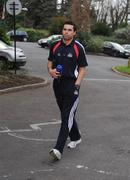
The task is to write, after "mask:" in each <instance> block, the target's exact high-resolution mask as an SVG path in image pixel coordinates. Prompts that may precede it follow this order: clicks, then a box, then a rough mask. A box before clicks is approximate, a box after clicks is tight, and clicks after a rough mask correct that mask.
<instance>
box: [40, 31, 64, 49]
mask: <svg viewBox="0 0 130 180" xmlns="http://www.w3.org/2000/svg"><path fill="white" fill-rule="evenodd" d="M61 38H62V35H61V34H55V35H51V36H49V37H47V38H43V39H39V40H38V45H39V46H41V47H43V48H44V47H49V46H50V45H51V44H52V43H53V42H55V41H58V40H60V39H61Z"/></svg>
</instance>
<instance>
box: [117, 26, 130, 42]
mask: <svg viewBox="0 0 130 180" xmlns="http://www.w3.org/2000/svg"><path fill="white" fill-rule="evenodd" d="M114 36H115V37H116V38H118V39H121V40H122V42H124V43H129V42H130V27H129V26H127V27H126V28H121V29H117V30H116V31H115V32H114Z"/></svg>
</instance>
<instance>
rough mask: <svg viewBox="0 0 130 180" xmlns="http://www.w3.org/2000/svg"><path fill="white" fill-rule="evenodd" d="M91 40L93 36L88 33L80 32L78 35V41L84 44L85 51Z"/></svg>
mask: <svg viewBox="0 0 130 180" xmlns="http://www.w3.org/2000/svg"><path fill="white" fill-rule="evenodd" d="M90 38H91V34H90V33H88V32H78V33H77V39H78V40H79V42H81V43H82V44H83V46H84V47H85V49H86V46H87V42H88V40H89V39H90Z"/></svg>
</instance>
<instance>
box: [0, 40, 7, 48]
mask: <svg viewBox="0 0 130 180" xmlns="http://www.w3.org/2000/svg"><path fill="white" fill-rule="evenodd" d="M7 48H8V45H7V44H5V43H4V42H2V41H0V49H7Z"/></svg>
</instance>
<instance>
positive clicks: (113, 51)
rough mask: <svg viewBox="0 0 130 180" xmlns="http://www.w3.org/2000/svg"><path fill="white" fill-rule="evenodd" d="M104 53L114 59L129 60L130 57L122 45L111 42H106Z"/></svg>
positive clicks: (129, 53)
mask: <svg viewBox="0 0 130 180" xmlns="http://www.w3.org/2000/svg"><path fill="white" fill-rule="evenodd" d="M103 52H104V53H105V54H108V55H111V56H114V57H123V58H128V57H129V56H130V52H129V51H127V50H125V49H124V48H123V47H122V46H121V45H120V44H118V43H115V42H110V41H105V42H104V45H103Z"/></svg>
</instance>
